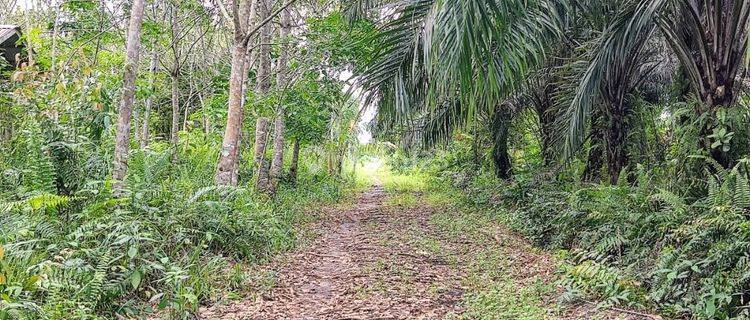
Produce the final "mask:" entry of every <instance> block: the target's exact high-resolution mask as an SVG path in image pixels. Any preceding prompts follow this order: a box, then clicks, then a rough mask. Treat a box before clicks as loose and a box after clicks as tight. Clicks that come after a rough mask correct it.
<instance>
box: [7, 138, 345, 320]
mask: <svg viewBox="0 0 750 320" xmlns="http://www.w3.org/2000/svg"><path fill="white" fill-rule="evenodd" d="M28 127H29V128H31V129H29V130H27V131H26V132H25V133H24V134H23V135H20V136H19V138H18V139H16V141H14V143H13V144H12V148H10V149H8V152H7V153H5V154H2V155H0V170H1V171H0V172H1V173H2V175H1V176H0V179H1V180H0V181H2V183H0V319H38V318H48V319H111V318H115V317H139V316H143V315H144V314H154V313H155V314H159V317H161V318H177V319H179V318H188V317H191V315H192V314H194V313H195V312H196V311H197V309H198V307H199V306H200V305H201V304H206V303H209V302H213V301H216V300H218V299H224V298H226V297H228V296H229V297H231V296H232V295H233V292H240V291H241V290H240V289H241V288H240V285H241V283H242V281H243V280H242V279H243V265H247V264H253V263H257V262H260V261H263V260H264V259H266V258H267V257H269V256H271V255H273V254H274V253H277V252H280V251H283V250H288V249H290V248H292V247H293V246H294V245H295V242H296V239H297V235H296V233H295V230H297V228H299V227H301V226H303V225H304V222H305V221H308V220H309V219H311V215H308V214H306V212H309V211H310V210H311V206H313V205H315V204H322V203H325V202H333V201H337V200H338V199H339V198H340V197H341V196H342V195H343V194H344V193H345V192H346V191H344V190H347V189H352V188H351V186H352V183H353V180H351V179H348V178H344V179H343V180H342V179H341V178H335V177H333V176H330V175H328V174H327V172H326V171H325V169H324V168H323V167H322V165H321V164H319V163H322V161H314V159H315V154H316V152H317V151H316V150H315V149H308V150H307V151H306V152H305V153H304V154H303V156H304V157H309V158H308V159H309V160H308V161H304V162H302V165H301V168H300V174H299V177H298V179H297V181H296V183H292V182H291V181H287V182H286V183H284V184H283V185H282V188H281V190H279V192H278V193H277V194H276V196H275V198H270V197H268V196H265V195H262V194H259V193H256V192H253V190H252V189H251V188H245V187H219V186H215V185H214V184H213V179H212V178H211V177H212V176H213V172H214V169H215V160H216V158H217V152H218V149H219V144H220V140H219V139H218V137H216V136H207V135H204V134H202V133H191V134H190V135H186V136H184V137H183V138H184V141H185V143H184V145H181V147H180V150H178V152H179V159H180V161H179V162H178V163H177V164H173V163H172V161H171V159H172V153H173V151H174V149H172V148H170V147H169V145H168V144H167V143H163V142H157V143H153V144H152V145H151V146H149V147H148V148H145V149H139V150H137V151H135V152H133V153H132V154H131V158H130V167H129V174H128V178H127V183H126V190H127V193H126V196H124V197H113V196H112V193H111V190H112V189H111V185H110V183H109V182H108V179H107V178H108V170H107V166H106V165H105V164H108V163H109V162H110V159H109V158H108V157H109V155H108V154H107V153H106V152H103V151H102V150H99V148H100V147H98V146H96V145H94V144H87V143H85V142H80V143H77V144H76V143H71V142H64V141H56V140H55V136H54V135H49V131H48V130H45V131H44V132H46V133H47V135H46V136H45V135H44V134H42V131H41V130H39V126H38V125H29V126H28ZM101 148H102V149H106V148H107V146H103V147H101ZM235 296H236V294H235Z"/></svg>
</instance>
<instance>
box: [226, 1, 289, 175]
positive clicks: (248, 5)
mask: <svg viewBox="0 0 750 320" xmlns="http://www.w3.org/2000/svg"><path fill="white" fill-rule="evenodd" d="M257 1H265V0H257ZM294 2H295V0H288V1H287V2H286V3H284V4H283V5H282V6H281V7H280V8H279V9H278V10H277V11H275V12H274V13H273V14H270V15H268V16H267V17H266V18H265V19H261V21H259V22H258V23H257V24H256V25H254V26H252V27H250V19H251V17H254V16H255V12H256V11H257V7H258V5H257V2H256V1H255V0H236V1H234V2H232V16H229V13H228V10H226V9H225V8H224V7H223V5H222V4H221V3H218V4H219V7H220V8H221V11H222V14H223V15H225V18H228V19H229V20H230V21H232V26H233V28H234V45H233V48H232V69H231V71H230V75H229V107H228V111H227V125H226V128H225V131H224V139H223V141H222V146H221V152H220V154H219V162H218V164H217V166H216V175H215V176H214V181H215V182H216V184H218V185H232V184H236V183H237V178H236V174H237V173H236V168H237V160H238V155H239V154H238V152H239V144H240V133H241V129H242V119H243V110H242V106H243V104H242V102H243V100H244V95H243V93H244V92H243V88H244V82H245V76H246V73H247V72H246V71H247V69H246V68H247V63H248V59H247V57H248V43H249V41H250V39H251V38H252V36H253V35H255V34H256V33H257V32H258V30H260V29H261V28H262V27H264V26H266V25H267V24H268V23H269V22H270V21H271V19H273V17H275V16H276V15H278V14H279V13H280V12H281V11H282V10H284V9H286V8H287V7H288V6H290V5H291V4H293V3H294Z"/></svg>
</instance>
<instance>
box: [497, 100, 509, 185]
mask: <svg viewBox="0 0 750 320" xmlns="http://www.w3.org/2000/svg"><path fill="white" fill-rule="evenodd" d="M511 120H512V114H511V111H510V110H508V108H507V107H505V106H498V107H497V108H495V114H494V116H493V119H492V122H493V123H492V138H493V140H494V144H493V148H492V160H493V162H494V163H495V175H496V176H497V177H498V178H500V179H510V178H511V177H512V176H513V166H512V164H511V162H510V155H509V154H508V130H509V129H510V122H511Z"/></svg>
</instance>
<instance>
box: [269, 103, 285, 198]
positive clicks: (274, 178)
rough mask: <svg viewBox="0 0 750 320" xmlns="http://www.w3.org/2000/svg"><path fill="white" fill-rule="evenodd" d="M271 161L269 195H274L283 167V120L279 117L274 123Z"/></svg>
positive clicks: (281, 116)
mask: <svg viewBox="0 0 750 320" xmlns="http://www.w3.org/2000/svg"><path fill="white" fill-rule="evenodd" d="M273 131H274V138H273V159H272V160H271V172H270V176H271V184H270V185H269V190H268V191H269V193H270V194H274V193H276V188H277V187H278V185H279V180H281V169H282V168H283V167H284V118H283V115H279V116H278V117H277V118H276V121H275V122H274V127H273Z"/></svg>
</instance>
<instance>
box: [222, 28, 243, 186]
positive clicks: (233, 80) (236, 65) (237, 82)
mask: <svg viewBox="0 0 750 320" xmlns="http://www.w3.org/2000/svg"><path fill="white" fill-rule="evenodd" d="M246 52H247V44H246V42H244V41H235V45H234V49H233V50H232V69H231V71H230V75H229V110H228V112H227V126H226V129H225V130H224V140H223V142H222V144H221V154H220V155H219V163H218V165H217V167H216V175H215V176H214V181H215V182H216V184H217V185H236V179H232V175H234V174H235V166H236V164H237V153H238V148H239V143H240V130H241V129H242V116H243V113H242V100H243V97H244V95H243V92H242V83H243V82H244V80H245V75H244V74H243V72H244V70H245V56H246Z"/></svg>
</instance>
